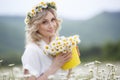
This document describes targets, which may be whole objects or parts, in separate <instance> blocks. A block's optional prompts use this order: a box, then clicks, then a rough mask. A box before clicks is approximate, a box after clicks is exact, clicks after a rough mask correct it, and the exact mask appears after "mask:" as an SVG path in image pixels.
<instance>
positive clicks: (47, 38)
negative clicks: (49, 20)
mask: <svg viewBox="0 0 120 80" xmlns="http://www.w3.org/2000/svg"><path fill="white" fill-rule="evenodd" d="M42 39H43V40H44V41H45V42H46V43H47V44H49V43H50V41H51V37H43V38H42Z"/></svg>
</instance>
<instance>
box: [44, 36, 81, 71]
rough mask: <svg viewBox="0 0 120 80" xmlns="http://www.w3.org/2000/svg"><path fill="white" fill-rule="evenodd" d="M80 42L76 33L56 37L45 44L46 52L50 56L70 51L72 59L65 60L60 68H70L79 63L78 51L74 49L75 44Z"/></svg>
mask: <svg viewBox="0 0 120 80" xmlns="http://www.w3.org/2000/svg"><path fill="white" fill-rule="evenodd" d="M78 43H80V39H79V36H78V35H74V36H70V37H64V36H62V37H56V39H55V40H54V41H52V42H51V43H50V44H49V45H46V46H45V49H46V53H47V54H50V55H52V56H56V55H58V54H60V53H67V52H71V53H72V59H71V60H70V61H68V62H66V63H65V64H64V65H63V66H62V67H61V68H62V69H63V70H68V69H72V68H73V67H75V66H77V65H79V64H80V63H81V61H80V58H79V56H78V51H77V49H76V46H77V44H78Z"/></svg>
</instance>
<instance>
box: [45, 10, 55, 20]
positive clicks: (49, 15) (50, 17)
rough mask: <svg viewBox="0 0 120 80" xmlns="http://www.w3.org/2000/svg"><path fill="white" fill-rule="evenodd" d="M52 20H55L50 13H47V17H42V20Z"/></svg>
mask: <svg viewBox="0 0 120 80" xmlns="http://www.w3.org/2000/svg"><path fill="white" fill-rule="evenodd" d="M52 18H55V16H54V15H53V14H52V13H51V12H50V11H48V12H47V15H46V16H45V17H44V20H47V19H52Z"/></svg>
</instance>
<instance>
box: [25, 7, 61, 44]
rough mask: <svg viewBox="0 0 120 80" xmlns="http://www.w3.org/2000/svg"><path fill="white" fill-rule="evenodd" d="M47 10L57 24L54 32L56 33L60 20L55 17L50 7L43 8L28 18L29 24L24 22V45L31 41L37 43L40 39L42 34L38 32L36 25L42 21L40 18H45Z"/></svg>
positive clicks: (54, 12)
mask: <svg viewBox="0 0 120 80" xmlns="http://www.w3.org/2000/svg"><path fill="white" fill-rule="evenodd" d="M48 12H51V13H52V14H53V15H54V17H55V19H56V24H57V26H56V27H57V30H56V34H58V31H59V28H60V22H61V21H60V20H59V19H58V18H57V15H56V11H55V10H54V9H52V8H47V9H43V10H42V12H39V13H37V14H36V16H34V17H33V18H32V19H31V20H30V22H29V24H26V27H25V30H26V45H27V44H28V43H31V42H34V43H36V44H37V45H39V43H38V41H40V40H41V38H42V35H41V34H40V33H39V32H38V30H39V27H38V25H39V24H40V23H41V22H42V20H43V19H44V18H45V16H46V15H47V13H48Z"/></svg>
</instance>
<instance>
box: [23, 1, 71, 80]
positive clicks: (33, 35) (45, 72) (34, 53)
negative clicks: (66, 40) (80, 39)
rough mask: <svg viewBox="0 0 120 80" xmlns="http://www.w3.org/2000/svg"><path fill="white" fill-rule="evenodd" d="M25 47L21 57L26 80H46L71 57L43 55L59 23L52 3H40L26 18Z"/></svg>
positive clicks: (55, 33) (67, 54) (68, 54)
mask: <svg viewBox="0 0 120 80" xmlns="http://www.w3.org/2000/svg"><path fill="white" fill-rule="evenodd" d="M25 23H26V27H25V28H26V47H25V51H24V54H23V55H22V64H23V69H24V74H26V75H28V74H29V77H28V78H27V80H47V79H48V76H49V75H54V74H55V73H56V72H57V71H58V70H59V69H60V68H61V66H62V65H63V64H64V63H65V62H67V61H69V60H70V59H71V57H72V55H71V54H70V53H66V54H63V53H62V54H60V55H58V56H56V57H54V58H53V57H51V56H50V55H46V54H45V51H44V50H45V49H44V45H46V44H49V43H50V42H51V41H52V40H53V39H54V37H55V36H57V35H58V30H59V27H60V21H59V20H58V19H57V15H56V6H55V3H54V2H47V3H44V2H41V3H40V4H38V5H36V6H35V7H34V8H33V9H32V10H31V11H30V12H29V13H28V14H27V16H26V19H25Z"/></svg>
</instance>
